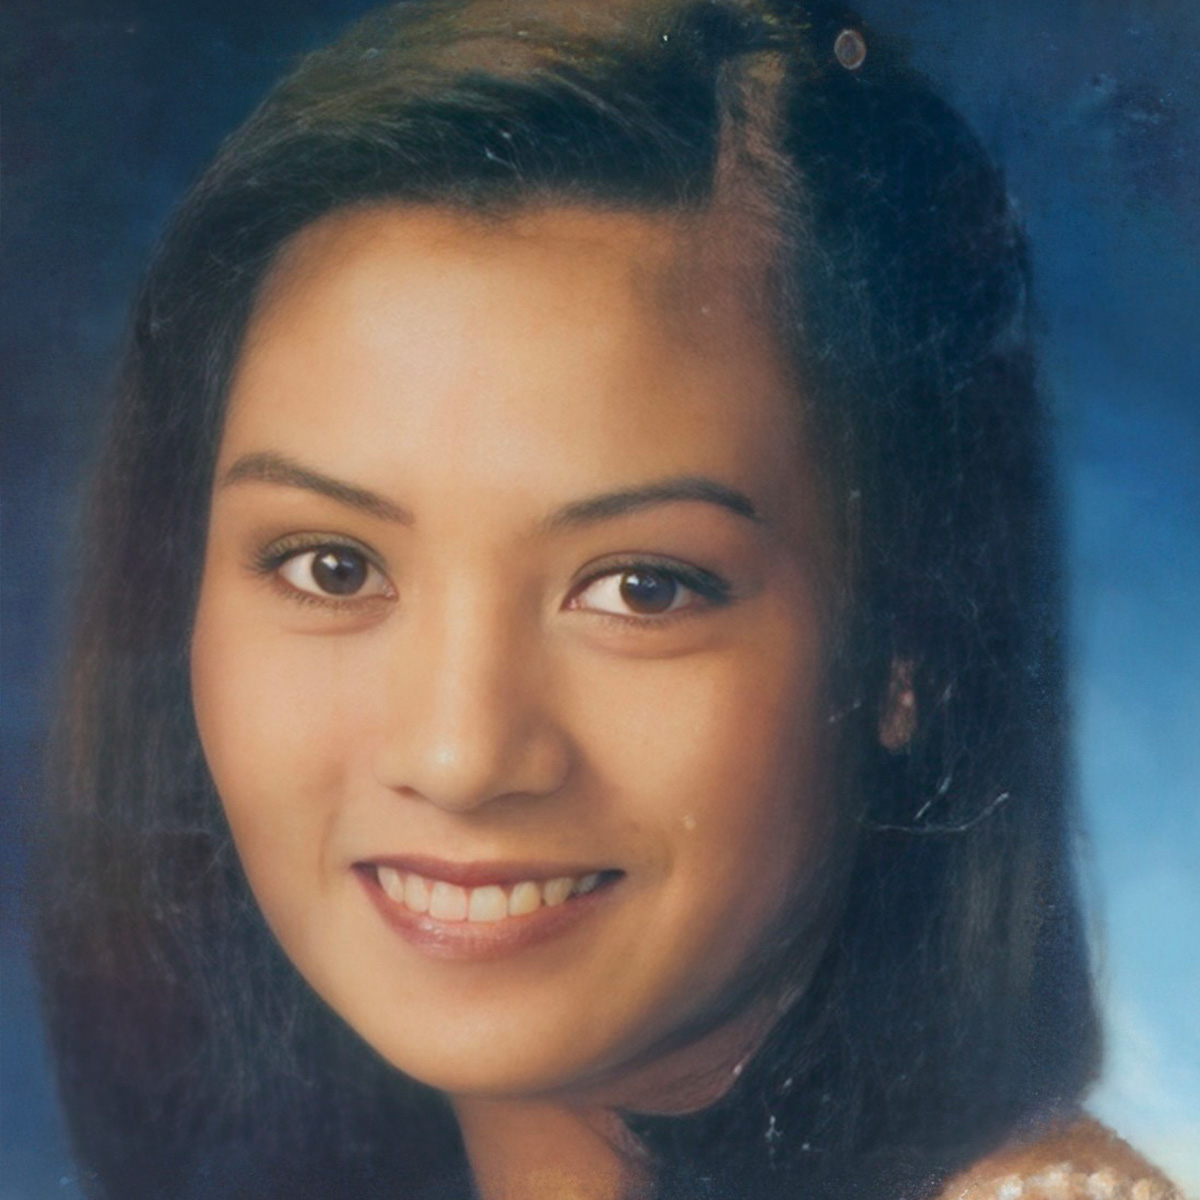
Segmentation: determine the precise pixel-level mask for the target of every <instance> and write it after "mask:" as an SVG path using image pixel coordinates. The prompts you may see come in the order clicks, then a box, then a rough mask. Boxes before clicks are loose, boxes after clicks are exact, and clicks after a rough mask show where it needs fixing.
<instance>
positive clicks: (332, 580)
mask: <svg viewBox="0 0 1200 1200" xmlns="http://www.w3.org/2000/svg"><path fill="white" fill-rule="evenodd" d="M312 575H313V581H314V582H315V583H316V584H317V586H318V587H319V588H320V589H321V590H322V591H323V592H329V593H331V594H332V595H334V596H352V595H353V594H354V593H355V592H357V591H358V590H359V589H360V588H361V587H362V585H363V584H364V583H365V582H366V580H367V564H366V563H365V562H364V561H363V558H362V555H360V554H354V553H352V552H350V551H348V550H322V551H321V552H320V554H318V555H317V556H316V558H314V559H313V565H312Z"/></svg>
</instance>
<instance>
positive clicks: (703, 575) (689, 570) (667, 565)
mask: <svg viewBox="0 0 1200 1200" xmlns="http://www.w3.org/2000/svg"><path fill="white" fill-rule="evenodd" d="M638 572H646V573H651V574H654V575H660V576H662V577H664V578H666V579H669V580H671V581H673V582H674V583H676V584H678V585H679V586H680V587H683V588H685V589H686V590H687V591H689V592H691V593H692V594H693V595H694V596H696V597H698V599H699V601H700V602H699V603H698V604H697V603H692V604H685V605H683V606H682V607H681V608H676V609H669V610H667V611H665V612H662V613H656V614H653V615H647V614H638V613H615V612H606V611H604V610H600V609H591V610H588V609H583V608H582V607H581V606H580V607H581V611H585V612H587V611H590V612H591V613H592V614H593V615H594V616H597V617H601V618H603V619H605V620H608V621H617V622H620V623H621V624H622V625H625V626H633V627H642V628H648V627H651V626H661V625H664V624H667V623H668V622H674V621H677V620H683V619H686V618H688V617H693V616H695V615H696V612H697V610H704V609H709V608H723V607H725V606H726V605H728V604H730V603H731V602H732V601H733V599H734V595H733V589H732V588H731V587H730V586H729V584H728V583H726V581H725V580H723V579H722V578H720V576H718V575H714V574H713V573H712V572H711V571H706V570H704V569H703V568H702V567H696V566H692V565H691V564H689V563H682V562H679V561H678V560H677V559H671V558H657V557H655V556H653V555H645V554H643V555H638V556H636V557H630V558H625V559H618V560H616V561H612V562H606V563H604V564H603V565H602V566H600V567H598V568H596V569H594V570H592V571H591V572H589V574H588V575H587V577H586V578H584V579H583V580H582V581H581V582H580V583H578V584H577V585H576V586H575V587H574V588H573V589H572V590H571V594H570V596H569V597H568V598H567V602H566V607H568V608H572V607H577V606H576V603H575V602H576V600H577V599H578V597H580V596H582V595H583V594H584V593H585V592H587V591H588V590H589V589H590V588H592V587H594V586H595V585H596V584H597V583H599V582H600V581H601V580H603V579H606V578H609V577H610V576H614V575H615V576H621V575H631V574H635V573H638Z"/></svg>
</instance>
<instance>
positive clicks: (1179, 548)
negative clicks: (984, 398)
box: [0, 0, 1200, 1200]
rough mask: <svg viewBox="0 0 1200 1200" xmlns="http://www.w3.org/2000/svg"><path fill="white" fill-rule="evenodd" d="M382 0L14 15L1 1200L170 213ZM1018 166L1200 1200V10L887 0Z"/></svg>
mask: <svg viewBox="0 0 1200 1200" xmlns="http://www.w3.org/2000/svg"><path fill="white" fill-rule="evenodd" d="M366 7H368V5H367V4H365V3H362V2H360V0H290V2H289V0H259V2H257V3H256V2H255V0H240V2H231V0H193V2H191V3H184V2H183V0H178V2H175V0H112V2H111V3H105V2H102V0H91V2H86V0H85V2H80V3H75V4H71V3H68V2H66V0H42V2H41V3H39V2H38V0H22V2H20V3H16V2H13V3H9V4H8V5H7V7H6V9H5V10H4V12H3V14H0V62H2V64H3V67H2V69H3V78H4V84H5V90H6V114H5V115H6V121H5V128H4V140H3V163H4V167H5V187H4V209H3V236H4V243H5V249H4V254H5V275H4V281H3V282H4V303H3V325H2V337H3V363H4V402H5V407H4V438H3V443H2V454H3V464H2V467H3V479H4V487H5V492H4V504H3V541H2V546H3V558H2V568H3V619H4V638H3V656H4V692H3V762H4V775H3V785H4V799H3V820H4V830H3V894H2V897H0V899H2V902H3V914H4V924H3V933H2V939H0V952H2V961H0V969H2V974H0V986H2V988H3V997H2V999H3V1007H2V1010H0V1016H2V1018H3V1040H2V1042H0V1054H2V1057H0V1071H2V1072H3V1077H2V1081H0V1082H2V1087H3V1106H2V1109H0V1120H2V1123H0V1138H2V1145H0V1192H2V1194H3V1196H4V1198H5V1200H42V1198H43V1197H47V1198H48V1197H75V1196H78V1194H79V1192H78V1189H77V1186H76V1182H75V1177H74V1170H73V1168H72V1167H71V1165H70V1163H69V1160H68V1157H67V1155H66V1153H65V1151H64V1147H63V1141H62V1135H61V1132H60V1130H59V1126H58V1123H57V1117H56V1113H55V1106H54V1100H53V1094H52V1088H51V1084H50V1082H49V1079H48V1074H47V1067H46V1062H45V1055H44V1051H43V1048H42V1044H41V1041H40V1034H39V1031H38V1027H37V1024H36V1016H35V1006H34V989H33V984H32V981H31V979H30V976H29V971H28V967H27V964H26V960H25V948H26V940H27V934H26V923H25V920H24V913H23V911H22V908H21V898H22V883H23V878H24V870H25V863H26V859H27V842H28V837H29V830H30V827H31V821H32V816H33V813H34V811H35V809H36V804H37V790H38V789H37V761H38V754H39V746H40V744H41V741H42V738H43V734H44V728H45V721H46V710H47V703H48V698H49V691H50V687H51V679H52V675H53V663H54V655H55V631H56V629H57V628H58V626H59V616H60V610H61V604H62V599H61V598H62V590H63V581H64V578H65V574H66V565H67V563H68V562H69V559H70V544H71V528H72V525H71V521H72V512H73V509H74V506H75V504H76V499H77V495H78V492H79V483H80V479H81V476H82V472H83V469H84V466H85V464H86V460H87V456H88V454H89V452H90V450H91V448H92V446H93V439H94V433H95V429H96V422H97V416H98V413H99V410H100V408H101V403H102V397H103V394H104V390H105V386H106V383H107V381H108V379H109V376H110V373H111V371H112V368H113V363H114V356H115V347H116V345H117V342H118V340H119V337H120V333H121V328H122V322H123V314H124V310H125V306H126V304H127V302H128V298H129V295H130V292H131V289H132V287H133V285H134V281H135V279H136V276H137V274H138V271H139V269H140V265H141V263H142V262H143V261H144V260H145V258H146V256H147V254H148V252H149V249H150V246H151V244H152V242H153V240H154V238H155V236H156V234H157V232H158V230H159V229H160V227H161V225H162V222H163V219H164V216H165V214H166V212H167V211H168V209H169V208H170V206H171V205H172V204H173V203H174V202H175V200H176V199H177V198H178V197H179V195H180V193H181V191H182V189H183V188H184V187H185V186H186V184H187V183H188V182H189V181H190V180H191V179H192V178H193V177H194V176H195V174H196V172H197V171H198V170H199V168H200V167H201V166H202V165H203V163H204V162H205V161H206V159H207V158H208V157H209V156H210V154H211V153H212V151H213V149H214V148H215V146H216V144H217V142H218V140H219V139H220V138H221V136H222V135H223V134H224V133H225V132H227V131H228V130H229V129H230V128H231V127H232V126H233V125H234V124H236V123H237V121H238V120H239V119H240V118H241V117H242V116H243V115H244V114H245V113H246V112H247V110H248V109H249V107H250V106H251V105H252V104H253V103H254V101H255V100H256V99H257V97H259V96H260V95H261V94H262V92H263V91H264V90H265V88H266V87H267V85H268V83H269V82H270V81H271V79H272V78H274V77H275V76H276V75H277V74H278V73H279V72H280V71H281V70H282V69H283V68H284V67H285V66H286V65H287V64H288V63H289V62H290V60H291V59H292V58H293V57H294V56H295V55H296V54H297V53H299V52H301V51H303V50H305V49H307V48H309V47H312V46H314V45H316V44H319V43H320V42H322V41H325V40H327V39H328V38H329V37H330V36H331V35H332V34H333V33H334V32H335V31H336V30H337V29H338V28H339V27H340V26H341V25H342V24H343V23H344V22H345V20H346V19H347V18H349V17H352V16H354V15H356V14H357V13H359V12H361V11H363V10H364V9H365V8H366ZM862 7H863V9H864V11H865V14H866V16H867V17H868V18H869V19H870V20H871V21H872V22H873V23H874V24H875V25H877V26H878V27H879V28H880V29H883V30H886V31H888V32H891V33H895V34H899V35H900V36H902V37H904V38H906V39H907V40H908V41H909V42H910V44H911V47H912V53H913V56H914V58H915V59H916V61H917V62H918V63H919V64H920V65H921V66H922V67H923V68H924V69H925V70H926V71H927V72H928V73H929V74H930V75H931V76H932V77H933V78H934V79H935V80H936V81H937V83H938V84H939V86H940V87H941V88H942V90H943V91H944V92H945V93H946V94H947V95H948V97H949V98H950V99H952V100H953V101H954V102H955V103H957V104H958V105H959V107H960V108H962V109H963V111H965V113H966V114H967V116H968V117H969V118H970V120H971V121H972V123H973V124H974V126H975V128H976V130H977V131H978V132H979V134H980V135H981V137H982V138H983V139H984V141H985V142H986V143H987V145H988V146H989V147H990V148H991V150H992V151H993V153H994V154H995V155H996V156H997V157H998V158H999V160H1000V161H1001V162H1002V163H1003V164H1004V165H1005V168H1006V171H1007V174H1008V180H1009V185H1010V188H1011V191H1012V193H1013V195H1014V196H1015V197H1016V199H1017V201H1018V203H1019V206H1020V208H1021V211H1022V212H1023V214H1024V216H1025V220H1026V222H1027V224H1028V227H1029V230H1030V233H1031V235H1032V239H1033V243H1034V249H1035V253H1036V264H1037V268H1038V279H1039V289H1040V300H1041V306H1042V311H1043V313H1044V317H1045V324H1046V332H1045V379H1046V383H1047V387H1048V391H1049V393H1050V395H1051V397H1052V401H1053V404H1054V407H1055V411H1056V413H1057V417H1058V435H1059V445H1060V450H1061V464H1062V465H1061V477H1062V483H1063V489H1064V494H1065V498H1066V505H1067V516H1068V526H1069V540H1070V556H1071V563H1070V566H1071V580H1072V617H1073V652H1074V690H1075V708H1076V718H1077V746H1078V758H1079V764H1080V777H1081V788H1082V793H1083V799H1084V805H1085V809H1086V813H1087V822H1088V837H1087V842H1086V845H1085V846H1084V847H1083V848H1082V850H1081V865H1082V870H1083V873H1084V878H1085V881H1086V889H1087V892H1088V895H1089V901H1090V904H1091V909H1092V915H1093V923H1094V926H1095V931H1096V932H1095V940H1096V945H1097V951H1098V961H1099V974H1100V980H1101V986H1102V988H1103V994H1104V996H1105V998H1106V1006H1107V1024H1108V1031H1109V1047H1108V1066H1107V1070H1106V1073H1105V1076H1104V1079H1103V1081H1102V1083H1101V1084H1100V1086H1099V1087H1098V1088H1097V1090H1096V1092H1095V1093H1094V1096H1093V1099H1092V1105H1093V1107H1094V1109H1095V1111H1097V1112H1098V1113H1099V1114H1101V1115H1102V1116H1103V1117H1104V1118H1105V1119H1107V1120H1109V1121H1110V1122H1111V1123H1112V1124H1114V1125H1115V1126H1116V1127H1117V1128H1118V1129H1119V1130H1121V1131H1122V1132H1123V1133H1124V1134H1125V1135H1126V1136H1127V1137H1129V1138H1130V1139H1131V1140H1133V1141H1134V1142H1135V1143H1136V1144H1138V1145H1139V1146H1141V1147H1142V1148H1143V1149H1144V1150H1146V1151H1147V1152H1148V1153H1149V1154H1150V1155H1151V1157H1154V1158H1156V1159H1158V1160H1159V1161H1160V1162H1161V1163H1162V1164H1163V1165H1164V1166H1165V1167H1167V1168H1168V1169H1169V1170H1170V1171H1172V1172H1173V1173H1174V1174H1175V1175H1176V1177H1177V1178H1178V1179H1179V1180H1180V1182H1182V1183H1183V1184H1184V1185H1185V1187H1186V1188H1187V1189H1188V1190H1189V1191H1191V1192H1192V1193H1193V1194H1196V1195H1200V632H1198V629H1200V620H1198V617H1197V613H1198V612H1200V482H1198V481H1200V395H1198V392H1200V2H1197V0H1157V2H1156V0H867V2H864V4H863V6H862Z"/></svg>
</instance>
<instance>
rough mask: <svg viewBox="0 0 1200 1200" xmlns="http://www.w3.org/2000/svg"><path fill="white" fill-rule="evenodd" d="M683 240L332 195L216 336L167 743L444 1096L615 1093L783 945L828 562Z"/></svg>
mask: <svg viewBox="0 0 1200 1200" xmlns="http://www.w3.org/2000/svg"><path fill="white" fill-rule="evenodd" d="M719 234H720V230H719V229H714V227H713V226H712V225H711V224H707V225H705V224H703V223H700V222H698V223H697V224H696V226H695V227H693V228H691V229H690V230H689V229H687V228H685V227H684V226H683V225H682V224H681V223H680V222H678V221H672V220H669V219H667V218H656V217H650V216H645V215H632V214H617V213H600V212H595V211H589V210H582V209H557V210H553V209H551V210H540V211H537V212H533V213H526V214H525V215H521V216H517V217H513V218H511V219H508V220H505V221H503V222H491V223H484V222H482V221H479V220H472V219H469V218H466V217H463V216H458V215H453V214H449V213H446V212H442V211H438V210H429V209H407V210H406V209H395V208H393V209H375V210H370V211H358V212H355V213H350V214H341V215H337V216H334V217H330V218H326V219H325V220H323V221H321V222H319V223H318V224H316V225H315V226H313V227H311V228H309V229H308V230H307V231H306V232H304V233H303V234H301V235H300V236H299V237H298V238H297V239H296V240H295V241H294V242H293V243H292V244H291V245H290V246H289V247H288V249H287V250H286V252H285V254H284V255H283V257H282V259H281V261H280V263H279V264H278V265H277V267H276V268H275V270H274V272H273V274H272V276H271V278H270V279H269V281H268V283H267V285H266V287H265V289H264V292H263V295H262V297H261V299H260V302H259V304H258V307H257V311H256V314H255V317H254V319H253V321H252V323H251V327H250V330H249V334H248V338H247V341H246V344H245V348H244V351H243V353H242V356H241V360H240V364H239V367H238V370H237V372H236V376H235V379H234V383H233V387H232V393H231V398H230V405H229V412H228V419H227V424H226V426H225V430H224V435H223V442H222V446H221V451H220V458H219V463H218V467H217V473H216V479H215V485H214V493H213V501H212V513H211V528H210V533H209V541H208V549H207V557H206V561H205V567H204V578H203V585H202V589H201V595H200V602H199V611H198V614H197V619H196V628H195V638H194V644H193V648H192V669H193V686H194V697H195V706H196V713H197V717H198V720H199V725H200V732H201V737H202V741H203V744H204V749H205V752H206V755H207V758H208V762H209V765H210V767H211V770H212V774H213V777H214V779H215V781H216V785H217V788H218V791H219V792H220V795H221V798H222V800H223V802H224V805H225V809H226V812H227V814H228V817H229V821H230V824H231V826H232V829H233V834H234V838H235V840H236V843H237V847H238V850H239V853H240V855H241V859H242V862H243V864H244V866H245V870H246V873H247V876H248V877H249V881H250V884H251V886H252V888H253V890H254V893H255V895H256V897H257V899H258V901H259V903H260V905H261V907H262V910H263V912H264V914H265V916H266V919H267V921H268V922H269V924H270V925H271V927H272V929H273V930H274V932H275V933H276V935H277V936H278V938H279V940H280V942H281V943H282V944H283V946H284V948H285V949H286V951H287V953H288V954H289V955H290V957H291V958H292V959H293V961H294V962H295V964H296V966H297V967H298V968H299V970H300V971H301V972H302V973H303V974H304V976H305V977H306V978H307V979H308V981H309V982H310V983H311V984H312V986H313V987H314V988H315V989H316V991H317V992H318V993H319V994H320V995H321V996H322V997H323V998H324V999H325V1000H326V1001H327V1002H328V1003H329V1004H330V1005H331V1006H332V1007H333V1008H334V1009H335V1010H336V1011H337V1012H338V1013H340V1014H341V1016H342V1017H343V1018H344V1019H345V1020H346V1021H347V1022H348V1023H349V1024H350V1025H351V1026H352V1027H353V1028H354V1029H355V1030H357V1031H358V1033H359V1034H360V1035H361V1036H362V1037H363V1038H364V1039H365V1040H366V1041H367V1042H368V1043H370V1044H371V1045H372V1046H373V1047H374V1048H375V1049H376V1050H377V1051H378V1052H379V1053H380V1054H382V1055H383V1056H384V1057H385V1058H386V1059H388V1060H389V1061H390V1062H392V1063H393V1064H395V1065H396V1066H397V1067H399V1068H401V1069H403V1070H405V1071H407V1072H409V1073H410V1074H412V1075H413V1076H415V1077H417V1078H418V1079H421V1080H423V1081H425V1082H427V1083H429V1084H431V1085H433V1086H435V1087H438V1088H442V1089H444V1090H446V1091H448V1092H450V1093H452V1094H456V1095H463V1096H466V1095H474V1096H492V1097H498V1096H516V1095H522V1096H525V1095H532V1094H547V1093H550V1094H558V1095H567V1096H585V1095H588V1094H593V1095H596V1094H603V1095H605V1096H607V1097H610V1098H612V1099H614V1100H617V1101H619V1100H620V1099H621V1097H622V1096H624V1097H625V1099H626V1100H629V1098H630V1097H631V1096H633V1095H634V1094H635V1093H636V1091H637V1087H638V1086H639V1085H638V1083H637V1080H639V1079H641V1078H644V1077H645V1073H646V1072H647V1071H650V1072H653V1070H654V1066H655V1063H656V1061H657V1062H659V1063H661V1062H662V1061H664V1056H666V1054H667V1051H668V1049H669V1048H670V1049H671V1050H672V1053H673V1057H672V1058H671V1059H670V1061H672V1062H675V1061H681V1062H684V1063H686V1061H687V1055H688V1054H689V1053H690V1052H691V1050H690V1049H685V1050H683V1051H682V1052H680V1051H679V1050H678V1046H679V1044H680V1043H681V1042H682V1043H686V1044H688V1046H689V1047H691V1048H694V1049H695V1053H696V1054H697V1055H698V1056H702V1055H703V1053H704V1047H705V1045H706V1044H709V1045H711V1044H715V1043H714V1039H720V1038H721V1037H722V1036H723V1033H727V1031H728V1029H729V1028H731V1027H734V1026H736V1024H737V1022H738V1021H739V1020H741V1019H742V1018H743V1016H744V1014H745V1011H746V1010H745V1008H744V1007H742V1006H740V1001H738V1000H736V999H735V996H736V993H737V991H738V988H739V985H740V983H741V982H742V981H743V980H744V979H745V978H746V977H747V973H748V972H750V971H751V968H752V966H753V965H754V964H756V963H757V961H758V959H759V957H760V954H761V952H762V950H763V948H764V945H765V943H766V942H767V941H768V940H769V939H771V940H773V939H774V937H775V936H776V935H778V934H779V933H780V925H781V923H782V924H785V925H786V926H787V933H788V935H789V936H790V937H791V938H792V952H793V953H795V954H796V955H798V956H800V957H801V958H803V957H804V956H805V955H811V954H815V952H816V950H817V948H818V946H819V943H820V933H819V929H818V928H817V927H818V926H819V925H820V921H819V920H817V919H816V918H815V917H814V916H813V914H816V913H818V912H821V911H823V906H824V903H825V901H826V899H827V898H828V893H829V891H830V884H829V880H830V879H831V878H832V877H833V876H834V875H836V873H837V872H836V871H834V870H833V869H832V868H831V860H832V859H833V858H834V857H836V856H835V855H834V853H833V846H834V843H835V842H836V841H837V840H838V838H837V830H838V829H839V827H840V826H839V822H838V821H837V819H836V814H835V812H834V809H833V806H832V804H831V797H830V794H829V787H828V781H827V759H828V758H829V753H828V747H827V740H828V734H827V730H828V723H827V720H826V713H825V709H824V705H823V689H822V676H823V650H824V645H825V641H826V636H827V615H826V611H825V606H824V598H825V594H826V587H825V582H824V581H825V578H826V574H827V570H828V552H827V547H826V544H825V539H824V536H823V528H824V526H823V522H822V520H821V516H820V502H819V497H818V494H817V491H816V489H815V487H814V486H813V484H812V480H811V478H810V473H809V472H808V470H807V468H806V466H805V463H806V456H805V449H804V446H803V444H802V439H801V437H800V433H799V430H798V428H797V425H796V421H795V418H794V416H793V410H794V407H795V401H794V392H795V385H794V383H793V381H792V379H791V377H790V375H789V373H788V370H787V369H786V367H785V365H784V363H783V362H782V360H781V358H780V357H779V355H778V354H777V352H776V349H775V347H774V345H773V343H772V341H771V339H770V338H768V337H766V336H765V335H764V333H763V331H762V325H763V322H762V321H761V320H759V319H757V318H756V316H755V315H754V314H753V313H752V312H751V311H750V306H749V305H748V304H747V303H746V302H745V301H744V299H743V297H744V296H745V295H749V294H751V293H752V291H753V287H752V282H753V281H750V280H748V279H746V278H745V277H744V273H743V274H742V275H739V273H738V272H737V271H736V270H734V269H731V268H730V266H729V264H730V263H732V262H733V261H734V260H735V257H736V255H735V254H734V253H733V252H732V248H731V247H726V246H725V245H724V243H723V242H722V239H721V238H720V236H719ZM727 250H729V254H728V257H726V251H727ZM806 919H809V920H810V921H811V925H812V926H813V928H812V929H811V931H809V932H799V933H798V932H797V931H798V930H800V931H803V930H804V929H805V928H806ZM731 1014H732V1015H731ZM680 1053H682V1055H683V1058H682V1059H680V1058H679V1055H680ZM668 1091H669V1081H668Z"/></svg>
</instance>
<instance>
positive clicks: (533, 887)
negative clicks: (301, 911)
mask: <svg viewBox="0 0 1200 1200" xmlns="http://www.w3.org/2000/svg"><path fill="white" fill-rule="evenodd" d="M375 874H376V877H377V878H378V880H379V886H380V887H381V888H382V889H383V890H384V892H386V893H387V895H388V896H389V897H390V898H391V899H392V900H395V901H396V903H397V904H403V905H404V907H405V908H407V909H408V910H409V911H410V912H415V913H427V914H428V915H429V916H431V917H433V919H434V920H435V921H476V922H485V921H503V920H504V918H505V917H521V916H524V915H525V914H526V913H531V912H534V911H535V910H536V909H539V908H541V907H542V906H543V905H545V906H546V907H547V908H554V907H555V906H557V905H559V904H562V903H564V902H565V901H566V900H568V899H569V898H570V897H572V896H583V895H586V894H587V893H588V892H590V891H593V890H595V888H596V887H597V886H598V885H599V883H600V879H601V872H599V871H596V872H594V873H593V874H591V875H580V876H570V875H562V876H559V877H558V878H557V879H546V880H542V881H540V882H539V881H538V880H534V879H527V880H522V881H521V882H520V883H515V884H512V885H511V886H509V887H507V888H505V887H501V886H500V885H499V884H495V883H489V884H488V885H487V886H485V887H477V888H462V887H459V886H458V885H457V884H453V883H446V881H445V880H443V879H426V878H425V877H424V876H422V875H415V874H413V873H412V872H411V871H398V870H396V868H395V867H383V866H379V867H376V868H375Z"/></svg>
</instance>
